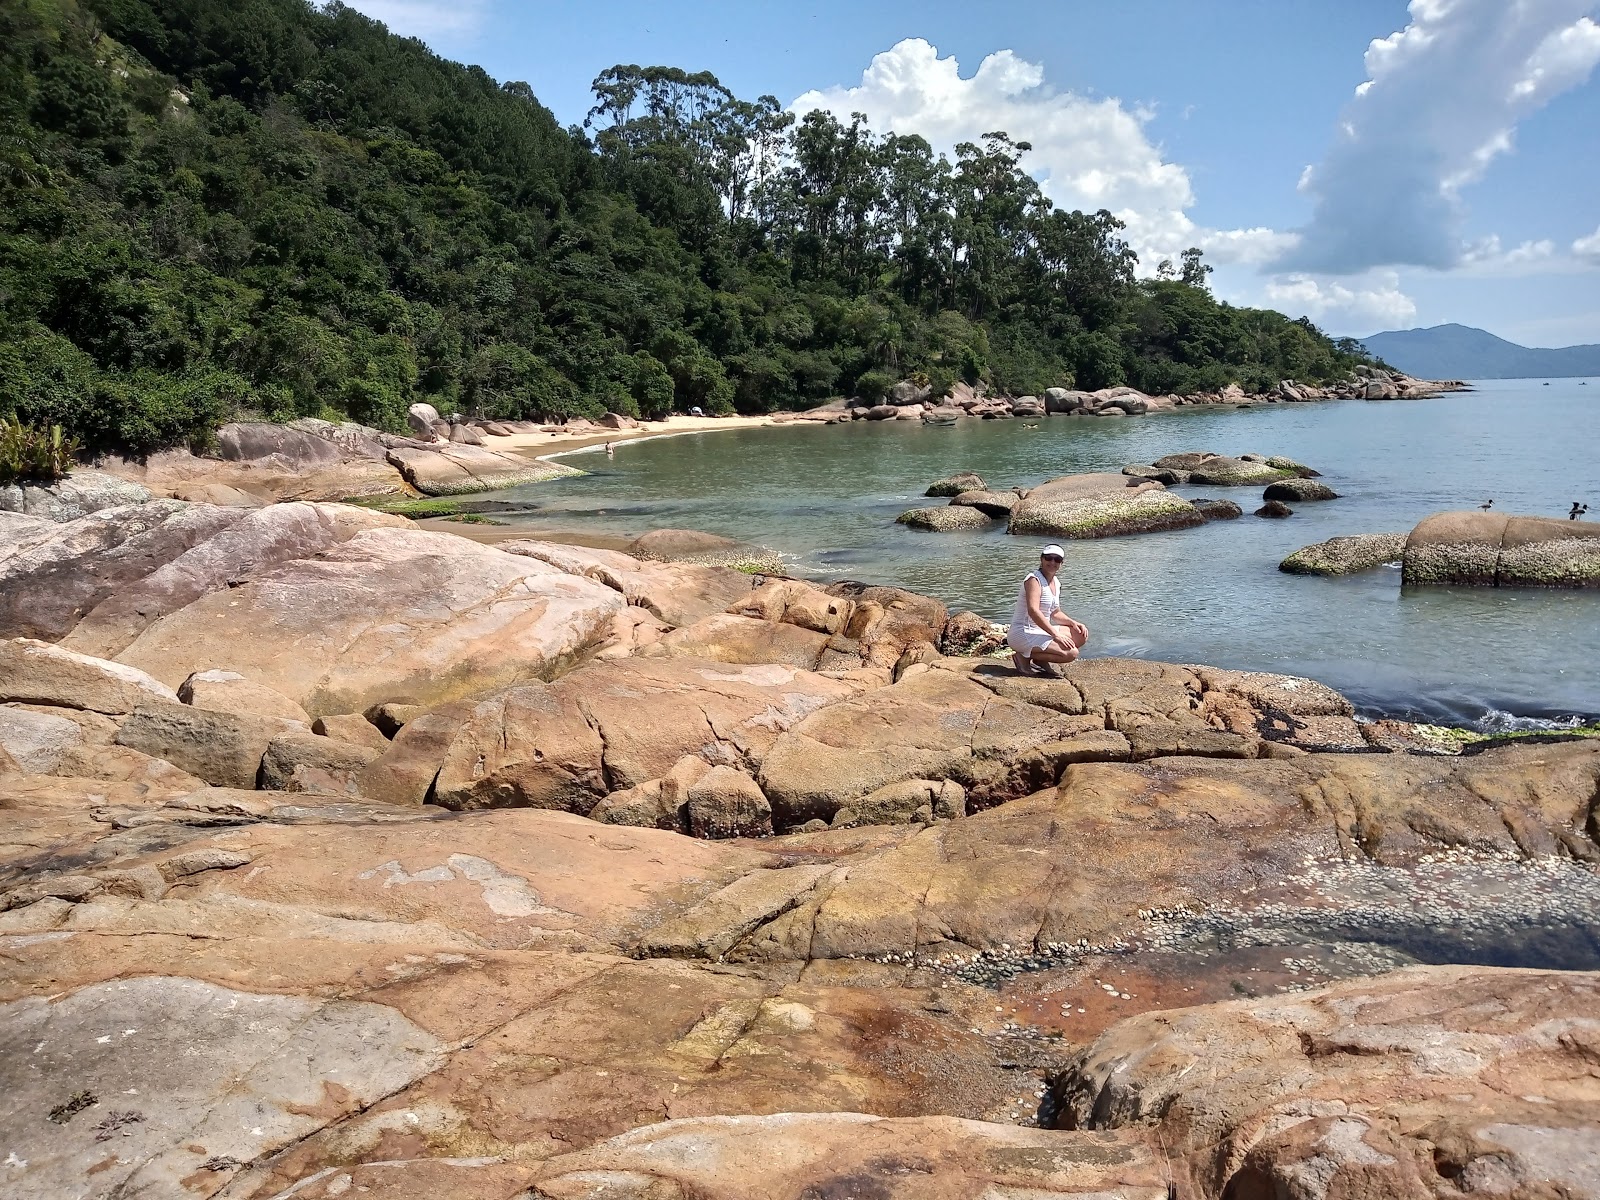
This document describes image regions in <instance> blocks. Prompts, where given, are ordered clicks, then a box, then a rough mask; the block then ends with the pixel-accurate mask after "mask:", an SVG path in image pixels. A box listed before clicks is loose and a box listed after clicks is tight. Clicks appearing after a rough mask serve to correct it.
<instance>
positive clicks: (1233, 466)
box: [1163, 457, 1299, 487]
mask: <svg viewBox="0 0 1600 1200" xmlns="http://www.w3.org/2000/svg"><path fill="white" fill-rule="evenodd" d="M1163 461H1164V460H1163ZM1297 474H1299V472H1298V471H1296V470H1294V469H1292V468H1288V467H1275V466H1272V465H1271V464H1270V463H1268V462H1266V461H1261V462H1252V461H1249V460H1247V459H1243V458H1221V457H1218V458H1208V459H1206V460H1205V461H1203V462H1201V463H1200V464H1199V465H1198V466H1196V467H1195V468H1194V469H1193V470H1191V471H1190V472H1189V482H1190V483H1205V484H1210V485H1211V486H1212V487H1245V486H1248V485H1250V484H1261V483H1274V482H1276V481H1277V480H1279V479H1288V478H1291V477H1292V476H1295V475H1297Z"/></svg>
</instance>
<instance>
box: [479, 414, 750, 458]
mask: <svg viewBox="0 0 1600 1200" xmlns="http://www.w3.org/2000/svg"><path fill="white" fill-rule="evenodd" d="M773 424H776V422H775V421H774V420H773V417H772V415H771V414H763V415H762V416H757V417H682V416H671V417H667V418H666V419H664V420H661V421H640V422H639V425H638V427H637V428H635V429H614V430H613V429H606V430H601V431H599V432H587V433H514V434H511V435H510V436H509V437H496V436H495V435H493V434H484V439H483V440H484V443H485V444H486V445H487V446H488V447H489V448H490V449H491V450H503V451H504V450H509V451H513V452H515V453H518V454H531V455H532V456H533V457H535V458H549V457H551V456H552V455H557V454H570V453H571V452H572V451H574V450H584V449H587V448H588V447H590V446H603V445H605V443H607V442H631V441H637V440H639V439H640V438H650V437H675V436H677V435H678V434H683V433H712V432H718V431H723V430H729V429H754V428H757V427H759V426H762V425H773Z"/></svg>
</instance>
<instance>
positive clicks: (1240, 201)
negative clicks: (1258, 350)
mask: <svg viewBox="0 0 1600 1200" xmlns="http://www.w3.org/2000/svg"><path fill="white" fill-rule="evenodd" d="M354 7H357V8H360V9H362V10H363V11H365V12H368V13H370V14H372V15H373V16H376V17H379V18H380V19H382V20H384V21H386V22H388V24H389V25H390V27H391V28H392V29H394V30H395V31H396V32H399V33H406V34H412V35H415V36H418V37H421V38H423V39H424V40H425V41H427V42H428V43H429V44H430V45H431V46H433V47H434V48H435V49H436V50H438V51H439V52H440V53H441V54H444V55H446V56H448V57H451V58H456V59H460V60H462V61H467V62H473V63H477V64H480V65H481V66H483V67H484V68H485V69H486V70H488V71H489V72H490V73H491V74H492V75H494V76H496V77H497V78H499V79H502V80H504V79H522V80H526V81H527V82H529V83H530V84H532V86H533V88H534V91H535V92H536V93H537V94H538V96H539V97H540V99H541V100H543V101H544V103H545V104H546V105H548V106H549V107H550V108H551V109H552V110H553V111H554V112H555V114H556V116H557V117H558V118H559V119H560V120H561V121H562V122H564V123H567V124H574V123H577V122H580V121H582V119H583V116H584V114H585V112H586V111H587V109H588V107H589V103H590V97H589V82H590V80H591V79H592V78H593V77H594V76H595V75H596V74H598V73H599V72H600V71H601V70H603V69H604V68H606V67H608V66H611V65H612V64H614V63H619V62H624V63H627V62H632V63H640V64H651V63H662V64H670V65H675V66H682V67H684V68H687V69H691V70H702V69H704V70H710V71H712V72H714V73H715V74H716V75H717V76H718V77H719V78H720V79H721V80H722V81H723V83H725V84H727V85H728V86H729V87H730V88H732V89H733V90H734V91H735V92H736V93H738V94H740V95H744V96H752V97H753V96H756V95H760V94H763V93H770V94H772V95H775V96H777V97H778V99H779V100H781V101H782V102H783V103H784V104H786V105H788V104H795V103H796V102H798V106H799V107H801V108H808V107H828V108H832V109H835V110H836V111H839V112H841V113H847V112H849V111H852V110H853V109H858V108H859V109H861V110H863V111H866V112H867V113H868V115H869V116H870V117H871V118H872V122H873V125H874V126H875V127H876V128H878V129H879V130H880V131H882V130H886V129H890V128H892V129H895V130H897V131H900V132H917V133H922V134H923V135H924V136H927V137H928V138H929V140H930V141H932V142H933V143H934V144H935V145H936V146H940V145H944V146H947V147H948V146H950V145H953V144H954V142H956V141H959V140H964V139H965V138H969V137H973V136H975V135H976V134H978V133H982V132H985V131H987V130H990V129H995V128H1003V129H1006V130H1007V131H1008V132H1010V133H1011V134H1012V135H1013V136H1015V137H1018V138H1026V139H1028V140H1030V141H1032V142H1033V143H1034V144H1035V147H1036V149H1035V152H1034V154H1033V155H1032V156H1031V157H1030V159H1029V161H1028V166H1029V169H1030V170H1032V171H1033V172H1034V173H1035V174H1036V175H1037V176H1038V177H1039V178H1040V179H1041V180H1042V182H1043V183H1044V186H1045V189H1046V191H1047V192H1048V193H1049V194H1050V195H1051V196H1052V198H1053V199H1055V200H1056V202H1057V203H1061V204H1066V205H1069V206H1071V207H1099V206H1101V205H1104V206H1105V207H1108V208H1111V209H1112V210H1113V211H1115V212H1117V213H1118V214H1119V215H1121V216H1123V217H1124V219H1125V220H1127V222H1128V227H1129V229H1128V235H1129V238H1130V240H1131V241H1132V242H1133V243H1134V245H1135V247H1136V248H1137V249H1139V250H1140V252H1141V258H1142V260H1143V261H1144V265H1145V268H1146V269H1147V270H1153V269H1154V266H1155V263H1156V262H1157V261H1158V260H1159V258H1160V257H1161V256H1162V255H1164V254H1176V253H1177V252H1178V251H1180V250H1182V249H1183V248H1184V247H1185V246H1188V245H1191V244H1199V245H1201V246H1203V247H1205V248H1206V251H1207V257H1208V260H1209V261H1211V262H1213V263H1214V264H1215V265H1216V268H1217V271H1216V275H1215V277H1214V280H1213V282H1214V287H1215V290H1216V291H1217V292H1218V294H1220V295H1222V296H1224V297H1225V298H1227V299H1230V300H1234V301H1236V302H1238V303H1253V304H1266V305H1270V306H1272V307H1275V308H1280V309H1283V310H1284V311H1286V312H1289V313H1290V314H1291V315H1293V316H1299V315H1302V314H1305V315H1309V316H1311V317H1312V318H1313V319H1314V320H1316V321H1317V322H1318V323H1319V324H1321V325H1322V326H1323V327H1324V328H1326V329H1328V330H1329V331H1330V332H1333V333H1339V334H1354V335H1362V334H1368V333H1373V332H1376V331H1377V330H1379V329H1388V328H1406V327H1410V326H1415V325H1435V324H1442V323H1444V322H1448V321H1459V322H1461V323H1463V324H1468V325H1478V326H1481V327H1483V328H1486V329H1489V330H1491V331H1493V332H1495V333H1497V334H1500V335H1501V336H1503V337H1508V338H1511V339H1512V340H1515V341H1520V342H1523V343H1524V344H1529V345H1546V346H1552V345H1565V344H1570V343H1575V342H1600V153H1597V150H1600V132H1597V131H1600V71H1597V69H1596V64H1597V63H1600V25H1597V24H1596V21H1597V20H1600V0H1516V2H1515V3H1512V2H1511V0H1412V2H1411V3H1410V4H1409V5H1408V4H1406V3H1404V2H1403V0H1338V2H1337V3H1334V2H1331V0H1226V2H1224V0H1120V2H1113V0H1096V2H1088V0H1046V2H1043V3H1041V2H1038V0H1035V2H1033V3H972V2H971V0H967V2H965V3H959V4H958V3H949V2H946V0H923V2H921V3H901V2H899V0H893V2H886V3H861V2H859V0H858V2H856V3H844V2H840V0H815V2H811V3H807V2H804V0H802V2H800V3H798V4H782V5H780V4H769V3H764V2H760V0H743V2H739V3H734V2H727V0H715V2H706V3H694V4H691V3H677V2H672V0H657V2H655V3H649V2H645V0H615V2H613V3H608V4H585V5H580V4H573V3H568V2H564V0H563V2H555V0H543V2H517V0H355V2H354Z"/></svg>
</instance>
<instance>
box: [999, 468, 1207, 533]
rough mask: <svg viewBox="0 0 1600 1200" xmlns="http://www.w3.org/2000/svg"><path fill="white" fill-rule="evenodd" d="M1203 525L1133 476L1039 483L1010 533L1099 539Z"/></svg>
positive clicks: (1183, 503) (1185, 506) (1191, 510)
mask: <svg viewBox="0 0 1600 1200" xmlns="http://www.w3.org/2000/svg"><path fill="white" fill-rule="evenodd" d="M1204 523H1205V518H1203V517H1202V516H1201V515H1200V514H1199V513H1198V512H1196V511H1195V507H1194V505H1192V504H1190V503H1189V502H1188V501H1187V500H1184V499H1182V498H1181V497H1179V496H1174V495H1173V494H1172V493H1171V492H1169V491H1167V489H1166V488H1165V487H1163V486H1162V485H1161V484H1159V483H1156V482H1155V481H1154V480H1147V479H1135V478H1133V477H1132V476H1129V475H1112V474H1090V475H1067V476H1065V477H1063V478H1060V479H1052V480H1050V481H1049V482H1048V483H1041V484H1040V485H1039V486H1038V487H1036V488H1034V489H1032V490H1031V491H1029V492H1028V494H1027V495H1026V496H1024V497H1023V499H1022V502H1021V503H1020V504H1018V505H1017V506H1016V508H1014V509H1012V511H1011V520H1010V524H1009V526H1008V528H1007V530H1006V532H1007V533H1013V534H1018V535H1022V536H1032V537H1064V538H1101V537H1116V536H1120V535H1122V534H1129V533H1155V532H1158V531H1161V530H1165V529H1189V528H1192V527H1193V526H1196V525H1202V524H1204Z"/></svg>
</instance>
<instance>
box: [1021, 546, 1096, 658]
mask: <svg viewBox="0 0 1600 1200" xmlns="http://www.w3.org/2000/svg"><path fill="white" fill-rule="evenodd" d="M1065 557H1066V552H1065V551H1064V550H1062V549H1061V547H1060V546H1054V545H1052V546H1046V547H1045V548H1044V549H1043V550H1041V551H1040V552H1039V567H1038V569H1037V570H1034V571H1029V572H1028V574H1027V577H1026V578H1025V579H1023V581H1022V587H1021V589H1020V590H1019V591H1018V592H1017V604H1016V607H1015V608H1014V609H1013V610H1012V612H1011V628H1010V629H1009V630H1007V632H1006V644H1007V645H1009V646H1010V647H1011V665H1012V666H1014V667H1015V668H1016V669H1017V670H1018V671H1019V672H1021V673H1022V674H1024V675H1038V674H1041V673H1049V674H1055V672H1056V666H1057V664H1063V663H1069V662H1076V661H1077V658H1078V655H1079V653H1081V652H1082V650H1083V646H1084V643H1086V642H1087V641H1088V640H1089V630H1088V628H1087V627H1086V626H1085V625H1083V624H1082V623H1081V622H1078V621H1074V620H1073V619H1072V618H1071V617H1069V616H1067V614H1066V613H1064V612H1062V611H1061V581H1060V580H1059V579H1057V578H1056V575H1057V573H1058V572H1059V571H1060V570H1061V563H1062V560H1063V559H1065Z"/></svg>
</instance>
